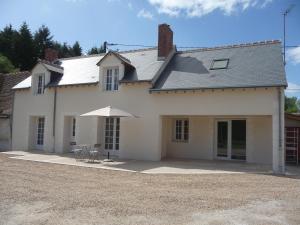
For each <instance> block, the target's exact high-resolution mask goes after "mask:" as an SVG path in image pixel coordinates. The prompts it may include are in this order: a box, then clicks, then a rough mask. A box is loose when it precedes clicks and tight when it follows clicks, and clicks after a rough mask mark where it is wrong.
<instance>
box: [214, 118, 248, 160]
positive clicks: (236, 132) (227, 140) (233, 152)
mask: <svg viewBox="0 0 300 225" xmlns="http://www.w3.org/2000/svg"><path fill="white" fill-rule="evenodd" d="M216 129H217V137H216V138H217V149H216V157H217V158H219V159H236V160H246V120H219V121H217V128H216Z"/></svg>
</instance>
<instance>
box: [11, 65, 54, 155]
mask: <svg viewBox="0 0 300 225" xmlns="http://www.w3.org/2000/svg"><path fill="white" fill-rule="evenodd" d="M37 73H45V74H46V77H48V76H49V72H47V71H46V70H45V68H44V67H42V66H37V67H35V69H34V70H33V71H32V74H37ZM53 102H54V91H53V89H47V88H46V89H45V92H44V94H42V95H34V92H33V91H32V90H31V89H25V90H18V91H16V92H15V99H14V111H13V134H12V149H13V150H28V149H32V148H34V143H35V141H36V140H34V138H35V135H34V134H30V132H29V131H34V132H35V131H36V127H32V126H35V123H34V122H32V121H31V120H32V118H33V117H39V116H41V117H45V133H44V137H45V139H44V150H45V151H47V152H52V151H54V146H53V141H54V138H53V129H52V127H53V111H54V110H53ZM30 121H31V122H30Z"/></svg>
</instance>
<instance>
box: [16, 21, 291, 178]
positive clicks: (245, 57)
mask: <svg viewBox="0 0 300 225" xmlns="http://www.w3.org/2000/svg"><path fill="white" fill-rule="evenodd" d="M47 54H48V55H47ZM47 54H46V55H47V57H46V59H48V60H47V61H40V62H39V63H38V64H37V65H36V66H35V67H34V68H33V70H32V72H31V77H29V78H28V79H26V80H24V81H22V82H21V83H19V84H18V85H16V86H15V87H14V90H15V101H14V114H13V136H12V146H13V149H14V150H32V149H37V150H42V151H47V152H57V153H64V152H68V151H70V148H71V147H72V144H74V143H76V144H96V143H100V144H101V145H102V147H103V149H105V151H109V152H110V153H111V154H114V155H118V156H119V157H120V158H128V159H141V160H155V161H157V160H161V159H162V158H165V157H176V158H187V159H210V160H212V159H226V160H241V161H245V162H253V163H262V164H272V165H273V170H274V171H275V172H283V171H284V148H283V146H284V113H283V107H284V89H285V87H286V85H287V82H286V78H285V71H284V66H283V62H282V56H281V44H280V42H278V41H268V42H258V43H252V44H243V45H233V46H222V47H216V48H205V49H196V50H191V51H178V50H177V49H176V47H175V46H174V45H173V32H172V30H171V29H170V27H169V26H168V25H167V24H161V25H159V34H158V47H157V48H150V49H142V50H133V51H126V52H112V51H109V52H108V53H105V54H100V55H92V56H82V57H74V58H69V59H59V60H56V57H55V53H53V52H51V51H50V52H48V53H47ZM107 106H113V107H115V108H119V109H122V110H124V111H127V112H129V113H131V114H134V115H136V116H137V118H106V117H101V118H96V117H95V118H94V117H91V118H89V117H80V115H81V114H84V113H87V112H89V111H92V110H95V109H99V108H104V107H107Z"/></svg>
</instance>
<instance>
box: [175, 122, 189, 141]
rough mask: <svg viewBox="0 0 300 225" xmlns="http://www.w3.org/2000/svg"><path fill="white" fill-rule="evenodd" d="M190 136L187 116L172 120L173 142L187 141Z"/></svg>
mask: <svg viewBox="0 0 300 225" xmlns="http://www.w3.org/2000/svg"><path fill="white" fill-rule="evenodd" d="M189 138H190V121H189V119H188V118H176V119H174V121H173V138H172V140H173V141H174V142H189Z"/></svg>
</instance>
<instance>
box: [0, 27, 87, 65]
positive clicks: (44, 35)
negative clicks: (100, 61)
mask: <svg viewBox="0 0 300 225" xmlns="http://www.w3.org/2000/svg"><path fill="white" fill-rule="evenodd" d="M46 48H54V49H56V50H58V52H59V53H58V56H59V58H68V57H73V56H80V55H82V48H81V46H80V44H79V42H78V41H76V42H75V43H74V45H73V46H72V47H71V46H70V45H68V44H67V43H63V44H61V43H59V42H57V41H54V40H53V36H52V35H51V32H50V30H49V28H48V27H46V26H45V25H42V26H41V27H40V28H39V29H38V30H37V31H36V32H35V33H34V35H33V34H32V33H31V31H30V29H29V27H28V25H27V24H26V23H25V22H24V23H23V24H22V25H21V27H20V29H19V30H15V29H13V27H12V26H11V25H8V26H6V27H4V29H3V30H0V54H2V56H5V58H3V57H1V62H2V65H1V66H2V68H6V69H3V71H10V68H11V64H12V68H19V69H20V70H30V69H32V68H33V66H34V65H35V64H36V62H37V59H39V58H40V59H42V58H44V54H45V49H46ZM7 59H8V61H10V63H8V62H7Z"/></svg>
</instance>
